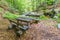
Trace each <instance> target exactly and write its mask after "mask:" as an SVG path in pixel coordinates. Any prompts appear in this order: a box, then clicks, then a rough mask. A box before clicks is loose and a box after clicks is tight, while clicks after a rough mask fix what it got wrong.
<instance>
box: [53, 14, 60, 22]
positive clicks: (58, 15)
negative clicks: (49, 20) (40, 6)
mask: <svg viewBox="0 0 60 40" xmlns="http://www.w3.org/2000/svg"><path fill="white" fill-rule="evenodd" d="M56 16H57V17H58V18H53V19H54V20H56V21H57V22H58V23H60V13H58V14H57V15H56Z"/></svg>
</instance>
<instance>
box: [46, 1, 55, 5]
mask: <svg viewBox="0 0 60 40" xmlns="http://www.w3.org/2000/svg"><path fill="white" fill-rule="evenodd" d="M54 1H55V0H47V1H46V2H47V4H48V5H53V3H54Z"/></svg>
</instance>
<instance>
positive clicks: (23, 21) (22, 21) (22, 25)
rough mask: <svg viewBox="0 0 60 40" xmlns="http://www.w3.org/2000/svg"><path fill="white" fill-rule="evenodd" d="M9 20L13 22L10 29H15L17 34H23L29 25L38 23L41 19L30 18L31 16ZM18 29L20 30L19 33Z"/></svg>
mask: <svg viewBox="0 0 60 40" xmlns="http://www.w3.org/2000/svg"><path fill="white" fill-rule="evenodd" d="M9 21H10V23H11V27H8V29H15V32H16V34H17V35H18V34H19V35H21V34H23V33H24V32H25V31H26V30H28V29H29V27H30V25H31V24H32V23H38V22H39V20H37V19H34V18H29V17H18V18H17V19H16V21H14V20H9ZM16 30H17V31H19V32H18V33H17V31H16ZM21 32H22V33H21ZM19 35H18V36H19Z"/></svg>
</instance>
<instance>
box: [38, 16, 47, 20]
mask: <svg viewBox="0 0 60 40" xmlns="http://www.w3.org/2000/svg"><path fill="white" fill-rule="evenodd" d="M39 19H40V20H48V18H47V17H46V16H44V15H41V16H40V17H39Z"/></svg>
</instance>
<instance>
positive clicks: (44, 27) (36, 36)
mask: <svg viewBox="0 0 60 40" xmlns="http://www.w3.org/2000/svg"><path fill="white" fill-rule="evenodd" d="M8 25H9V21H8V20H6V19H3V18H2V17H1V14H0V40H60V29H58V28H57V27H56V25H57V22H56V21H54V20H52V19H49V20H42V21H40V22H39V23H38V24H32V25H31V26H30V27H31V28H30V29H29V30H27V32H26V34H25V35H24V36H23V37H21V38H19V39H16V35H15V33H14V32H13V31H12V30H11V31H8V30H7V28H8Z"/></svg>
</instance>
